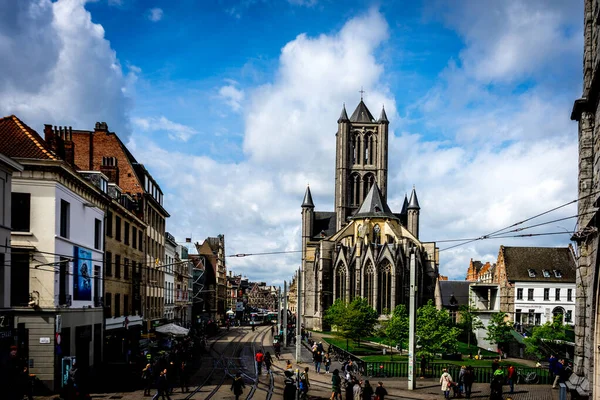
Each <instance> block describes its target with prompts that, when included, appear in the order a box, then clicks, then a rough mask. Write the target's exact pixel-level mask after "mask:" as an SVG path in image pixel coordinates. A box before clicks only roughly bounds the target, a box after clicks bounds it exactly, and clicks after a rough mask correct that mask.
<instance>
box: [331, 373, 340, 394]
mask: <svg viewBox="0 0 600 400" xmlns="http://www.w3.org/2000/svg"><path fill="white" fill-rule="evenodd" d="M330 400H342V378H340V371H339V370H338V369H334V370H333V374H332V375H331V397H330Z"/></svg>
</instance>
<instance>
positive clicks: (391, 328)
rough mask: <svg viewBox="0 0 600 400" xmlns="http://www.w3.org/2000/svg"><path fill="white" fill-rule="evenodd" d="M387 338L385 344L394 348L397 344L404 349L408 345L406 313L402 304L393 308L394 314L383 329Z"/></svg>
mask: <svg viewBox="0 0 600 400" xmlns="http://www.w3.org/2000/svg"><path fill="white" fill-rule="evenodd" d="M385 334H386V336H387V340H386V342H387V344H389V345H390V346H394V345H397V344H399V345H400V346H401V347H403V348H406V347H407V345H408V311H407V310H406V306H405V305H404V304H400V305H398V306H396V308H394V313H393V314H392V315H391V317H390V319H389V320H388V322H387V326H386V327H385Z"/></svg>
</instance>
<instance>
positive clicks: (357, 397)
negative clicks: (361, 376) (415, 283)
mask: <svg viewBox="0 0 600 400" xmlns="http://www.w3.org/2000/svg"><path fill="white" fill-rule="evenodd" d="M352 394H353V395H354V400H361V395H362V381H359V380H358V379H354V386H353V387H352Z"/></svg>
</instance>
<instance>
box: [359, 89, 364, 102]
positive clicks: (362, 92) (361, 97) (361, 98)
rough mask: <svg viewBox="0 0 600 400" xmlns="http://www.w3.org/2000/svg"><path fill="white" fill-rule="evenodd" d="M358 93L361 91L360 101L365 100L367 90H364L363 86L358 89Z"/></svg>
mask: <svg viewBox="0 0 600 400" xmlns="http://www.w3.org/2000/svg"><path fill="white" fill-rule="evenodd" d="M358 93H360V101H362V100H363V94H364V93H365V91H364V90H363V87H362V86H361V87H360V90H359V91H358Z"/></svg>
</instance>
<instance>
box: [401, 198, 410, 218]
mask: <svg viewBox="0 0 600 400" xmlns="http://www.w3.org/2000/svg"><path fill="white" fill-rule="evenodd" d="M407 212H408V195H407V194H406V193H404V203H402V211H400V214H404V215H406V213H407Z"/></svg>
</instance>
